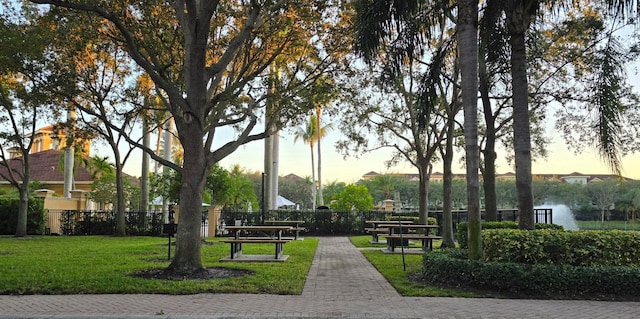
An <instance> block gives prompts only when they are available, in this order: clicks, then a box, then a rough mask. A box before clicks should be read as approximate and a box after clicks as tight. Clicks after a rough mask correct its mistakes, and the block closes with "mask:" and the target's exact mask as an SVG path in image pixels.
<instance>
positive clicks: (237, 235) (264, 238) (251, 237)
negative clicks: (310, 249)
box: [220, 225, 292, 261]
mask: <svg viewBox="0 0 640 319" xmlns="http://www.w3.org/2000/svg"><path fill="white" fill-rule="evenodd" d="M291 229H292V227H291V226H274V225H257V226H227V230H229V231H230V232H232V233H233V237H230V238H229V239H223V240H220V242H221V243H228V244H230V246H231V250H230V251H231V253H230V255H229V257H228V258H223V259H222V260H221V261H285V260H287V258H288V257H289V256H287V255H284V254H283V246H284V244H286V243H288V242H290V241H291V240H292V239H291V238H284V237H282V232H283V231H290V230H291ZM258 235H260V236H258ZM244 244H274V245H275V253H274V255H273V257H270V256H271V255H247V256H245V255H243V252H242V247H243V245H244Z"/></svg>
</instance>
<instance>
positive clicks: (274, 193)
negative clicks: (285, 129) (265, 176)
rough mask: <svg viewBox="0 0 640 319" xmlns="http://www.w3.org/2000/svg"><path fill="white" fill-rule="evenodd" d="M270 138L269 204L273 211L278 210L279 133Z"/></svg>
mask: <svg viewBox="0 0 640 319" xmlns="http://www.w3.org/2000/svg"><path fill="white" fill-rule="evenodd" d="M271 138H272V139H273V140H272V142H271V160H272V161H273V166H272V167H271V193H270V195H271V203H272V205H273V209H278V193H279V190H278V175H279V173H278V169H279V168H280V131H276V132H275V133H274V134H273V135H272V136H271Z"/></svg>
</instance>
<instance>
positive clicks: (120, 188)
mask: <svg viewBox="0 0 640 319" xmlns="http://www.w3.org/2000/svg"><path fill="white" fill-rule="evenodd" d="M116 196H117V197H118V200H117V204H116V236H125V235H127V223H126V219H125V210H126V204H125V202H124V179H123V176H122V164H121V163H120V158H119V156H117V154H116Z"/></svg>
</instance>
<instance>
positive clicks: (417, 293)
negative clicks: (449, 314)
mask: <svg viewBox="0 0 640 319" xmlns="http://www.w3.org/2000/svg"><path fill="white" fill-rule="evenodd" d="M350 239H351V242H352V243H353V244H354V245H355V246H356V247H358V248H376V247H377V248H380V249H364V250H362V253H363V254H364V256H365V257H366V258H367V259H368V260H369V262H370V263H371V264H372V265H373V266H374V267H376V269H378V271H379V272H380V273H381V274H382V275H383V276H384V277H385V278H386V279H387V281H389V283H391V285H392V286H393V287H394V288H395V289H396V290H397V291H398V293H400V294H401V295H403V296H407V297H409V296H411V297H478V295H476V294H474V293H471V292H465V291H463V290H454V289H442V288H438V287H435V286H427V285H424V284H422V283H419V282H415V281H413V280H411V277H412V276H414V275H415V274H417V273H419V272H420V270H421V269H422V254H419V255H417V254H405V256H404V261H403V258H402V255H401V254H385V253H383V252H382V249H383V248H384V247H385V245H384V244H370V243H369V240H371V236H369V235H366V236H353V237H350ZM441 243H442V241H440V240H436V241H434V242H433V247H434V248H437V247H440V244H441ZM419 247H420V243H417V242H416V243H411V244H410V246H409V248H419ZM405 267H406V270H405Z"/></svg>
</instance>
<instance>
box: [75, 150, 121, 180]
mask: <svg viewBox="0 0 640 319" xmlns="http://www.w3.org/2000/svg"><path fill="white" fill-rule="evenodd" d="M82 165H83V166H84V167H85V168H87V170H89V172H90V173H91V179H94V180H95V179H99V178H100V177H102V176H107V175H112V174H114V168H113V167H114V165H113V164H111V163H109V158H108V157H107V156H104V157H100V156H98V155H94V156H92V157H91V158H84V159H83V160H82Z"/></svg>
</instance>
